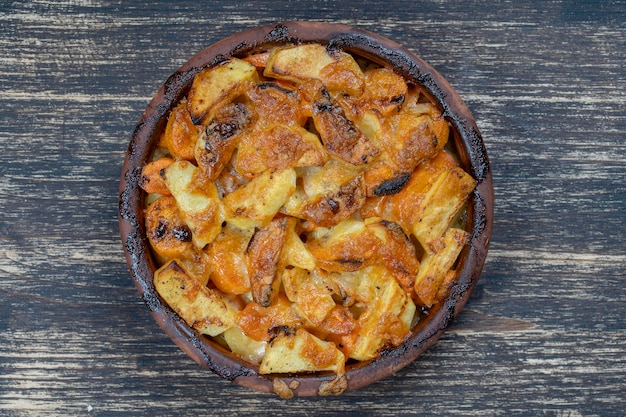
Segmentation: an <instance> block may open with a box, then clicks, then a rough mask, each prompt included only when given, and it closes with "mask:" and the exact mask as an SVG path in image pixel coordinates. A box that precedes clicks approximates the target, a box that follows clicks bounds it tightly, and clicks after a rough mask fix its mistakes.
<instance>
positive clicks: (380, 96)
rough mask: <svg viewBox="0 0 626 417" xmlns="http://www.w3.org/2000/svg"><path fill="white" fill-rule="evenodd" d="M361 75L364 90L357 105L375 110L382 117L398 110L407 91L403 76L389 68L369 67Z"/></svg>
mask: <svg viewBox="0 0 626 417" xmlns="http://www.w3.org/2000/svg"><path fill="white" fill-rule="evenodd" d="M363 75H364V78H365V92H364V94H363V97H361V100H360V103H359V107H361V108H363V109H365V110H376V111H377V112H378V113H380V114H381V115H382V116H384V117H386V116H389V115H390V114H392V113H396V112H398V111H399V110H400V108H401V106H402V103H404V100H405V98H406V95H407V91H408V87H407V85H406V82H405V81H404V78H402V77H401V76H400V75H398V74H396V73H395V72H393V71H392V70H390V69H389V68H376V69H369V70H367V71H365V72H364V73H363Z"/></svg>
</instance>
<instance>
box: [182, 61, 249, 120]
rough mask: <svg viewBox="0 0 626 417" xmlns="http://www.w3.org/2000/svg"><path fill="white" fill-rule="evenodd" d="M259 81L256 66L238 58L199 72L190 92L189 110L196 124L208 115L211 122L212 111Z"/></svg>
mask: <svg viewBox="0 0 626 417" xmlns="http://www.w3.org/2000/svg"><path fill="white" fill-rule="evenodd" d="M256 80H258V74H257V71H256V68H255V67H254V65H252V64H249V63H248V62H246V61H243V60H241V59H237V58H230V59H229V60H227V61H224V62H222V63H220V64H218V65H216V66H213V67H210V68H206V69H204V70H202V71H201V72H199V73H198V74H197V75H196V76H195V78H194V80H193V83H192V84H191V89H190V90H189V94H188V95H187V97H188V102H187V108H188V109H189V114H190V115H191V118H192V119H193V120H194V121H195V122H199V121H200V120H201V119H202V118H204V117H205V116H206V115H207V114H209V117H208V118H209V120H210V119H212V117H211V116H210V111H211V109H212V108H213V107H214V106H215V105H216V104H218V103H219V102H222V101H224V100H226V101H229V99H231V98H233V97H234V96H236V95H238V94H240V93H241V91H242V89H243V88H244V86H245V83H246V82H248V81H256Z"/></svg>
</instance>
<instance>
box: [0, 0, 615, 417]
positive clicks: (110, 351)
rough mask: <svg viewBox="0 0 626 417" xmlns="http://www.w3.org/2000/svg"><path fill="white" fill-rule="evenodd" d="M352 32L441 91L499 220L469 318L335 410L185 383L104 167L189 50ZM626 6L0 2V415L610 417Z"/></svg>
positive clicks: (195, 373) (322, 402)
mask: <svg viewBox="0 0 626 417" xmlns="http://www.w3.org/2000/svg"><path fill="white" fill-rule="evenodd" d="M298 19H301V20H327V21H333V22H338V23H347V24H351V25H357V26H359V27H362V28H364V29H369V30H372V31H375V32H378V33H380V34H382V35H385V36H387V37H390V38H392V39H394V40H396V41H397V42H398V43H401V44H403V45H405V46H407V47H408V48H409V49H411V50H413V51H414V52H416V53H417V54H418V55H420V56H421V57H423V58H424V59H425V60H426V61H428V62H429V63H430V64H432V65H433V66H434V67H435V68H437V69H438V70H439V71H440V72H441V73H442V74H443V75H444V76H445V77H447V78H448V80H449V81H450V82H451V83H452V84H453V85H454V86H455V88H456V89H457V91H458V92H459V93H460V95H461V96H462V97H463V98H464V99H465V101H466V102H467V104H468V106H469V107H470V109H471V110H472V112H473V114H474V116H475V118H476V120H477V122H478V125H479V127H480V129H481V131H482V134H483V136H484V139H485V142H486V145H487V148H488V150H489V154H490V157H491V162H492V168H493V173H494V181H495V188H496V190H495V191H496V220H495V227H494V235H493V239H492V246H491V251H490V254H489V258H488V260H487V264H486V265H485V269H484V273H483V275H482V278H481V280H480V281H479V284H478V286H477V288H476V290H475V292H474V294H473V295H472V298H471V300H470V301H469V303H468V304H467V307H466V310H465V311H464V312H463V313H462V314H461V315H460V317H459V318H458V320H457V321H456V322H455V323H454V324H453V325H452V327H451V328H450V329H449V331H448V332H447V333H446V334H445V336H444V337H443V338H442V339H441V340H440V341H439V342H438V343H437V344H436V345H435V346H434V347H433V348H432V349H430V350H429V351H428V352H427V353H426V354H425V355H423V356H422V357H421V358H419V359H418V360H417V361H415V362H414V363H412V364H411V365H409V366H408V367H406V368H405V369H403V370H402V371H400V372H398V373H397V374H396V375H395V376H394V377H393V378H388V379H385V380H383V381H381V382H378V383H376V384H373V385H371V386H369V387H367V388H365V389H362V390H359V391H356V392H350V393H346V394H344V395H343V396H342V397H340V398H314V399H295V400H290V401H287V402H285V401H283V400H280V399H278V398H275V397H273V396H268V395H262V394H258V393H256V392H252V391H249V390H246V389H243V388H240V387H238V386H236V385H234V384H232V383H230V382H227V381H224V380H221V379H220V378H218V377H216V376H215V375H213V374H211V373H208V372H207V371H204V370H202V369H200V368H199V367H198V366H197V365H196V364H195V363H193V362H192V361H191V360H190V359H189V358H187V357H186V356H185V355H184V354H183V353H182V352H181V351H180V350H179V349H178V348H177V347H176V346H175V345H174V344H173V343H172V342H171V341H170V340H169V339H167V338H166V337H165V335H164V333H163V332H162V331H161V330H160V329H159V328H158V326H157V325H156V323H154V321H153V320H152V319H151V317H150V315H149V313H148V311H147V309H146V308H145V307H144V305H143V304H142V303H141V301H140V300H139V298H138V296H137V293H136V291H135V289H134V287H133V284H132V281H131V279H130V276H129V274H128V271H127V268H126V265H125V262H124V258H123V255H122V250H121V243H120V242H119V238H118V229H117V189H118V181H119V173H120V170H121V164H122V160H123V157H124V152H125V149H126V146H127V144H128V141H129V138H130V135H131V133H132V131H133V129H134V125H135V123H136V122H137V120H138V119H139V117H140V116H141V114H142V113H143V110H144V108H145V106H146V105H147V103H148V101H149V99H150V97H151V96H152V94H153V93H154V92H155V91H156V90H157V89H158V87H159V86H160V85H161V83H163V82H164V81H165V79H166V78H167V76H168V75H169V74H170V73H172V72H173V71H174V70H175V69H176V68H177V67H178V66H179V65H181V64H182V63H183V62H185V61H186V60H187V59H188V58H189V57H190V56H191V55H193V54H194V53H195V52H197V51H199V50H201V49H202V48H203V47H204V46H206V45H208V44H210V43H212V42H214V41H216V40H218V39H220V38H222V37H224V36H227V35H229V34H232V33H234V32H236V31H239V30H242V29H246V28H248V27H251V26H254V25H257V24H265V23H272V22H276V21H280V20H298ZM625 63H626V2H624V1H615V0H614V1H607V2H601V1H593V2H588V1H563V2H558V1H548V2H534V1H530V0H523V1H516V2H507V1H497V2H484V3H475V2H469V1H459V2H448V1H437V2H415V1H400V0H391V1H370V2H361V1H338V2H331V1H318V2H311V1H302V0H296V1H291V2H288V3H278V2H271V1H265V0H261V1H241V2H229V1H225V0H219V1H215V2H200V1H177V2H172V1H156V2H146V3H145V4H144V3H141V2H122V1H107V0H68V1H58V2H44V1H29V2H2V4H1V5H0V143H1V151H0V174H1V175H0V415H2V416H8V417H24V416H45V417H47V416H143V415H145V416H160V415H180V416H186V415H193V416H197V415H216V416H218V415H219V416H221V415H223V416H227V415H244V414H253V415H272V416H283V415H285V416H288V415H289V416H290V415H311V416H313V415H316V416H333V415H355V416H356V415H368V414H369V415H449V416H456V415H459V416H469V415H481V416H482V415H506V416H511V415H513V416H515V415H523V416H535V415H539V416H572V417H574V416H619V415H623V413H624V410H626V383H625V382H624V381H626V342H625V339H626V319H625V317H626V174H625V173H626V111H625V108H626V107H625V103H626V69H625V67H626V65H625Z"/></svg>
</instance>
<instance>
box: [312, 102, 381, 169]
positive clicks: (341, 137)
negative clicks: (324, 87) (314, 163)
mask: <svg viewBox="0 0 626 417" xmlns="http://www.w3.org/2000/svg"><path fill="white" fill-rule="evenodd" d="M313 122H314V124H315V128H316V129H317V131H318V132H319V134H320V137H321V139H322V142H323V143H324V147H325V148H326V150H327V151H328V152H330V153H331V154H333V155H335V156H336V157H338V158H340V159H342V160H344V161H345V162H348V163H350V164H352V165H357V166H359V165H365V164H367V163H370V162H372V161H373V160H374V159H375V158H376V157H377V156H378V155H379V154H380V149H379V148H378V147H377V146H376V145H375V144H374V143H373V142H372V141H371V140H370V139H369V138H368V137H367V136H366V135H364V134H363V132H361V131H360V130H359V128H358V127H357V126H356V125H355V124H354V122H353V121H351V120H350V119H348V118H347V117H346V114H345V111H344V109H343V108H342V107H341V106H339V105H338V104H337V103H333V101H332V100H331V98H330V96H329V95H328V94H324V92H323V91H322V92H320V93H319V94H318V95H317V98H316V100H315V102H314V103H313Z"/></svg>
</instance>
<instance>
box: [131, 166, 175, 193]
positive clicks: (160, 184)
mask: <svg viewBox="0 0 626 417" xmlns="http://www.w3.org/2000/svg"><path fill="white" fill-rule="evenodd" d="M173 162H174V160H173V159H172V158H159V159H157V160H156V161H153V162H150V163H149V164H146V166H145V167H143V169H142V170H141V179H140V180H139V186H140V187H141V188H142V189H143V190H144V191H145V192H147V193H155V194H163V195H169V194H170V190H169V189H168V188H167V185H166V184H165V181H163V177H162V172H163V170H164V169H165V168H167V167H168V166H170V165H171V164H172V163H173Z"/></svg>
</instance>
